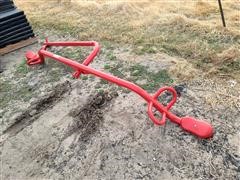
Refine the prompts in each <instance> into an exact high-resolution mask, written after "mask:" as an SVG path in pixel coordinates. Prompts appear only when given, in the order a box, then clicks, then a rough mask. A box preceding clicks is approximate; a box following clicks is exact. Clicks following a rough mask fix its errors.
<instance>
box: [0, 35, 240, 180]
mask: <svg viewBox="0 0 240 180" xmlns="http://www.w3.org/2000/svg"><path fill="white" fill-rule="evenodd" d="M55 38H56V37H50V39H55ZM58 39H60V40H61V38H60V37H58ZM65 39H66V37H65ZM39 47H40V44H35V45H32V46H30V47H28V48H24V49H21V50H18V51H16V52H14V53H10V54H7V55H5V56H2V57H0V58H1V64H2V67H3V68H4V72H3V73H1V96H2V97H1V98H2V99H1V100H2V104H1V110H0V111H1V112H0V114H1V117H0V118H1V119H2V121H1V122H2V123H1V160H2V166H1V178H2V179H240V141H239V139H240V111H239V106H238V105H239V104H238V103H239V101H238V100H237V99H235V100H236V103H235V105H236V106H234V105H233V106H230V104H226V103H224V102H223V103H218V102H219V101H216V103H214V104H211V103H208V101H207V100H208V99H209V98H210V97H212V96H214V92H213V93H212V94H211V92H210V90H213V89H214V87H215V88H216V84H217V83H216V82H212V81H211V80H210V79H207V78H202V79H201V78H200V77H198V78H195V79H194V78H193V80H191V81H185V82H184V83H183V82H180V81H176V83H175V84H174V85H181V86H182V87H183V89H182V91H181V97H180V98H179V99H178V102H177V103H176V104H175V106H174V108H173V110H172V111H173V112H174V113H176V114H177V115H179V116H185V115H190V116H193V117H196V118H198V119H207V121H208V122H210V123H211V124H212V125H213V126H214V129H215V134H214V136H213V138H211V139H208V140H201V139H198V138H197V137H194V136H192V135H191V134H189V133H187V132H184V131H183V130H182V129H181V128H180V127H179V126H178V125H176V124H173V123H171V122H167V123H166V125H165V126H160V127H158V126H155V125H153V123H152V122H151V121H150V120H149V118H148V116H147V113H146V110H147V106H146V102H145V101H144V100H143V99H142V98H141V97H139V96H138V95H136V94H135V93H133V92H128V91H126V90H123V89H121V88H118V87H117V86H115V85H111V84H107V83H103V82H102V81H101V80H100V79H98V78H96V77H88V78H81V79H77V80H76V79H72V78H71V74H70V73H69V72H70V71H69V70H67V69H64V68H63V66H58V65H56V64H51V62H52V61H51V60H49V61H47V62H46V65H43V66H36V67H31V68H27V69H26V66H25V65H24V61H23V60H24V52H25V51H26V50H27V49H32V50H34V51H36V50H37V49H39ZM111 48H112V47H111ZM128 48H130V47H122V48H121V49H119V48H114V47H113V48H112V49H113V50H112V52H113V54H114V55H115V56H116V57H115V56H114V58H115V59H116V60H115V61H109V60H107V57H108V58H109V59H114V58H110V57H109V54H108V53H106V52H107V51H108V50H106V49H104V48H103V49H102V53H101V54H100V55H99V56H98V57H97V58H96V60H95V61H94V62H93V64H91V66H92V67H95V68H97V69H101V70H106V69H107V68H106V67H105V68H104V66H105V65H104V64H110V65H111V63H112V64H114V63H116V61H119V62H122V63H123V67H128V66H131V64H130V63H136V62H137V63H139V64H141V66H146V67H147V65H148V68H149V69H150V71H153V72H154V71H158V70H159V69H167V70H168V69H170V68H171V67H172V66H174V62H175V58H173V57H169V56H167V55H165V54H154V55H153V54H148V55H139V56H137V55H135V56H134V55H132V54H131V53H129V51H127V49H128ZM55 51H57V50H56V49H55ZM106 54H107V55H106ZM126 57H127V59H128V61H124V59H125V60H126ZM129 60H132V61H130V62H129ZM146 62H149V63H150V65H149V63H146ZM16 69H17V70H16ZM84 77H86V76H84ZM126 77H128V74H127V73H126V75H125V78H126ZM173 78H174V77H173ZM230 82H232V81H230ZM138 83H139V84H141V83H143V84H144V82H141V81H139V80H138ZM163 85H164V83H159V84H158V86H159V87H161V86H163ZM231 87H234V88H235V89H232V91H233V92H234V93H236V94H227V96H228V95H229V96H233V97H235V96H236V97H237V95H239V92H236V88H238V87H239V83H238V84H237V85H236V84H235V83H233V85H232V86H229V92H230V90H231ZM225 95H226V94H225ZM221 98H223V99H224V98H225V97H224V95H222V96H221ZM6 99H7V100H6ZM210 99H211V98H210ZM4 100H5V101H4ZM211 102H212V101H211Z"/></svg>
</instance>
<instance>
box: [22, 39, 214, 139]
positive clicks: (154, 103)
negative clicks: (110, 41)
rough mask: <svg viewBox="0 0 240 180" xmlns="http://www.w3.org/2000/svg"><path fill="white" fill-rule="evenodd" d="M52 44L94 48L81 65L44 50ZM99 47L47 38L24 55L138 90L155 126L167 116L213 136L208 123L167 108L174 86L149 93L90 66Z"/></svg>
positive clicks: (204, 135)
mask: <svg viewBox="0 0 240 180" xmlns="http://www.w3.org/2000/svg"><path fill="white" fill-rule="evenodd" d="M51 46H93V47H94V49H93V51H92V52H91V54H90V55H89V56H88V57H87V58H86V59H85V60H84V61H83V63H82V64H80V63H78V62H76V61H73V60H71V59H68V58H65V57H62V56H59V55H56V54H53V53H52V52H49V51H47V48H48V47H51ZM99 50H100V46H99V44H98V43H97V42H95V41H76V42H48V40H47V39H46V42H45V43H44V44H43V46H42V48H41V49H40V50H39V51H38V54H35V53H33V52H32V51H28V52H27V53H26V58H27V64H28V65H35V64H42V63H44V58H45V57H48V58H51V59H54V60H56V61H59V62H61V63H64V64H66V65H67V66H70V67H72V68H73V69H74V70H75V72H74V73H73V77H74V78H79V76H80V75H81V74H82V73H83V74H92V75H95V76H98V77H100V78H102V79H105V80H107V81H110V82H112V83H115V84H117V85H119V86H122V87H125V88H127V89H129V90H131V91H133V92H135V93H137V94H138V95H140V96H141V97H142V98H143V99H145V100H146V101H147V103H148V111H147V112H148V115H149V117H150V119H151V120H152V121H153V123H154V124H156V125H164V124H165V122H166V118H168V119H169V120H171V121H172V122H174V123H176V124H179V125H180V126H181V127H182V128H183V129H184V130H186V131H188V132H190V133H192V134H194V135H196V136H198V137H200V138H210V137H212V136H213V128H212V126H211V125H210V124H209V123H207V122H205V121H200V120H197V119H195V118H192V117H178V116H176V115H175V114H173V113H171V112H170V111H169V110H170V109H171V107H172V106H173V104H174V103H175V102H176V100H177V92H176V90H175V89H174V88H172V87H162V88H160V89H159V90H158V91H157V92H156V93H155V94H154V95H153V96H152V95H150V94H149V93H148V92H147V91H145V90H144V89H142V88H141V87H139V86H137V85H136V84H134V83H132V82H129V81H126V80H123V79H120V78H118V77H115V76H113V75H110V74H107V73H104V72H101V71H99V70H96V69H94V68H91V67H89V66H88V65H89V64H90V63H91V62H92V60H93V59H94V58H95V57H96V55H97V54H98V52H99ZM165 91H168V92H170V93H171V94H172V100H171V101H170V103H169V104H168V105H167V106H163V105H162V104H161V103H160V102H158V97H159V96H160V95H161V94H162V93H163V92H165ZM153 107H154V108H155V109H156V110H157V111H158V112H160V113H161V114H162V119H157V118H156V117H155V116H154V114H153V111H152V108H153Z"/></svg>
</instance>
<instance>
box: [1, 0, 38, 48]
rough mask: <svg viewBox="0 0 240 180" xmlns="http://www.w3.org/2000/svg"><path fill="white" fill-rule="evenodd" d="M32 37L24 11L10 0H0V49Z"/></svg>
mask: <svg viewBox="0 0 240 180" xmlns="http://www.w3.org/2000/svg"><path fill="white" fill-rule="evenodd" d="M33 37H34V33H33V30H32V27H31V25H30V24H29V23H28V20H27V18H26V16H25V14H24V12H23V11H21V10H19V9H17V8H16V6H15V5H14V3H13V1H12V0H0V49H1V48H4V47H6V46H8V45H11V44H15V43H18V42H21V41H23V40H27V39H29V38H33ZM25 45H26V43H25ZM25 45H24V46H25Z"/></svg>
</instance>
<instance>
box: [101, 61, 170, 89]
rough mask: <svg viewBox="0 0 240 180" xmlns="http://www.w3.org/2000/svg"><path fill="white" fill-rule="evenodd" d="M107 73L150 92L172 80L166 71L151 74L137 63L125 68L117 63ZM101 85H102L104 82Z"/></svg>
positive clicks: (146, 68) (147, 68)
mask: <svg viewBox="0 0 240 180" xmlns="http://www.w3.org/2000/svg"><path fill="white" fill-rule="evenodd" d="M108 71H109V72H110V73H111V74H113V75H115V76H117V77H120V78H122V79H126V80H129V81H131V82H134V83H136V84H138V85H139V86H141V87H142V88H144V89H145V90H148V91H150V92H152V91H155V90H157V89H158V88H159V87H160V86H161V85H163V84H171V83H173V79H172V78H171V77H170V76H169V74H168V72H167V70H159V71H157V72H153V71H151V70H149V67H147V66H143V65H141V64H138V63H135V64H132V65H130V67H127V66H125V65H124V64H123V63H121V62H118V63H116V64H114V65H111V66H110V68H109V69H108ZM102 84H104V81H103V82H102Z"/></svg>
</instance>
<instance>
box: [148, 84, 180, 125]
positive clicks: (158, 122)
mask: <svg viewBox="0 0 240 180" xmlns="http://www.w3.org/2000/svg"><path fill="white" fill-rule="evenodd" d="M164 91H169V92H170V93H171V94H172V100H171V101H170V102H169V103H168V105H167V106H165V107H166V109H167V110H169V109H170V108H171V107H172V106H173V104H174V103H175V102H176V101H177V92H176V90H175V89H174V88H172V87H162V88H160V89H159V90H158V91H157V92H156V93H155V94H154V95H153V98H154V99H155V100H157V99H158V97H159V96H160V95H161V94H162V93H163V92H164ZM152 107H153V102H149V104H148V111H147V112H148V115H149V117H150V119H151V120H152V121H153V123H155V124H157V125H163V124H165V122H166V113H165V112H162V119H161V120H159V119H157V118H156V117H155V116H154V115H153V112H152Z"/></svg>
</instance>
